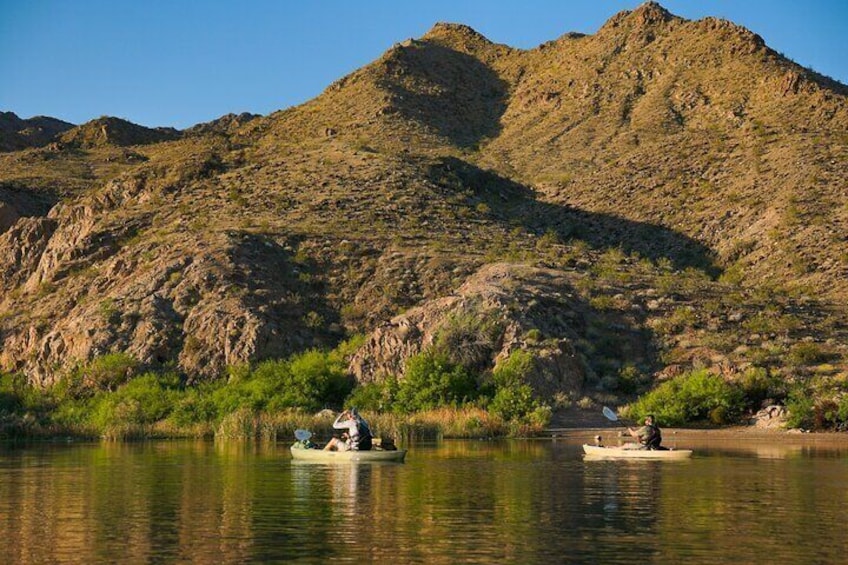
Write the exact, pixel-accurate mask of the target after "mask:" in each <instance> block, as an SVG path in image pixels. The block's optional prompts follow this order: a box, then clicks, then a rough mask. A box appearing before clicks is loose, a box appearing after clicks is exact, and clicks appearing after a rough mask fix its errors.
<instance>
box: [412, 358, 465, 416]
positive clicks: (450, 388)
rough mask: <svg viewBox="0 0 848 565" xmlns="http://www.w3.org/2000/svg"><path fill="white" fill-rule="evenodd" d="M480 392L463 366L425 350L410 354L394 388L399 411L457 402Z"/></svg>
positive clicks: (455, 404)
mask: <svg viewBox="0 0 848 565" xmlns="http://www.w3.org/2000/svg"><path fill="white" fill-rule="evenodd" d="M478 396H479V394H478V390H477V379H476V378H475V377H474V375H473V374H472V373H471V372H469V371H468V370H467V369H466V368H465V367H463V366H462V365H459V364H455V363H452V362H451V361H450V360H449V359H448V358H447V357H446V356H444V355H440V354H437V353H432V352H424V353H420V354H418V355H415V356H413V357H410V358H409V360H408V361H407V364H406V372H405V376H404V379H403V380H402V381H401V382H400V384H399V386H398V391H397V409H398V410H400V411H402V412H416V411H420V410H430V409H433V408H437V407H440V406H458V405H461V404H464V403H467V402H469V401H471V400H474V399H475V398H477V397H478Z"/></svg>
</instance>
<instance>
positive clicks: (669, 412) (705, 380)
mask: <svg viewBox="0 0 848 565" xmlns="http://www.w3.org/2000/svg"><path fill="white" fill-rule="evenodd" d="M743 407H744V397H743V395H742V393H741V391H740V390H739V389H738V388H737V387H734V386H732V385H730V384H729V383H727V382H725V380H724V379H722V378H721V377H720V376H718V375H715V374H713V373H710V372H709V371H707V370H705V369H699V370H696V371H693V372H691V373H686V374H683V375H680V376H678V377H675V378H674V379H672V380H670V381H666V382H664V383H662V384H661V385H659V386H658V387H657V388H655V389H654V390H652V391H651V392H649V393H647V394H645V395H644V396H642V397H640V398H639V399H638V400H637V401H636V402H635V403H633V404H631V405H630V406H629V407H628V410H627V413H628V415H629V416H631V417H633V418H635V419H637V420H641V419H642V418H644V417H645V416H646V415H648V414H654V415H655V416H656V417H657V420H658V421H659V422H660V423H662V424H663V425H667V426H679V425H683V424H688V423H698V422H709V423H712V424H726V423H729V422H732V421H733V420H734V419H735V418H737V417H738V416H739V414H740V413H741V412H742V410H743Z"/></svg>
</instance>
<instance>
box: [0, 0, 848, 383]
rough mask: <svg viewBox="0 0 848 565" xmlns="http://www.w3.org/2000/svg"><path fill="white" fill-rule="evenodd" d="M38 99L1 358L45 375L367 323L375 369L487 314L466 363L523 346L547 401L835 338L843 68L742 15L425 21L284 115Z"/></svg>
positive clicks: (842, 290)
mask: <svg viewBox="0 0 848 565" xmlns="http://www.w3.org/2000/svg"><path fill="white" fill-rule="evenodd" d="M33 120H36V119H35V118H34V119H32V120H20V119H19V118H17V116H14V115H12V114H8V113H7V114H2V115H0V151H4V152H3V153H2V154H0V267H2V269H0V284H2V292H1V293H0V351H1V352H0V365H2V368H3V369H4V370H18V371H22V372H24V373H26V374H27V375H28V376H29V377H30V378H31V379H32V380H33V381H37V382H40V383H43V384H50V383H51V382H53V381H54V380H55V379H56V378H57V376H58V375H60V374H61V372H62V371H63V370H65V369H66V368H67V367H69V366H72V365H74V364H76V363H78V362H84V361H86V360H90V359H91V358H93V357H96V356H98V355H102V354H104V353H106V352H111V351H126V352H128V353H130V354H131V355H133V356H134V357H136V358H137V359H138V360H139V361H141V362H142V364H143V365H145V366H149V367H162V366H170V365H171V364H176V366H177V367H179V369H180V370H182V371H184V372H185V373H186V374H187V376H188V377H189V379H190V380H198V379H206V378H216V377H218V376H220V375H221V374H222V372H223V370H224V368H225V367H226V366H227V365H230V364H237V363H244V362H255V361H259V360H262V359H267V358H274V357H281V356H285V355H288V354H290V353H293V352H297V351H303V350H305V349H308V348H311V347H324V346H332V345H334V344H336V343H338V341H339V340H340V339H342V338H344V337H346V336H349V335H350V334H352V333H364V334H366V335H367V336H368V337H367V343H366V345H365V346H364V347H363V349H362V350H361V351H359V352H358V353H357V354H356V356H355V357H354V359H353V361H352V363H351V366H350V367H351V371H352V373H353V374H354V375H355V376H356V377H357V378H358V379H359V380H361V381H363V382H367V381H372V380H377V379H380V378H383V376H385V375H387V374H398V375H402V374H403V371H404V367H405V362H406V360H407V359H408V358H409V357H410V356H411V355H414V354H416V353H419V352H421V351H422V350H424V349H426V348H427V347H429V346H431V345H433V344H434V343H436V342H438V341H439V339H440V337H439V336H440V335H444V334H445V332H446V331H448V330H451V328H452V327H453V326H452V325H455V324H456V323H457V322H456V321H457V320H460V319H464V320H469V319H471V320H473V319H475V318H482V319H485V320H489V319H492V320H495V321H496V322H497V323H496V324H494V325H495V326H496V327H497V328H498V331H497V332H496V333H493V334H492V335H491V336H489V337H488V338H487V339H486V340H482V341H477V342H474V341H473V340H471V341H468V340H466V341H461V342H460V343H462V344H465V346H466V347H468V348H469V351H472V352H473V359H472V361H473V363H474V364H475V368H476V369H477V370H479V371H481V372H483V373H485V372H486V371H488V370H490V369H491V368H492V367H493V366H494V365H495V364H496V363H497V362H498V361H499V360H501V359H503V358H505V357H506V356H508V355H509V354H510V352H512V351H514V350H516V349H526V350H529V351H532V352H533V353H534V356H535V358H536V363H537V371H536V376H535V377H534V382H533V386H534V388H535V389H536V391H537V392H538V393H539V394H543V395H551V394H556V393H566V394H567V395H569V396H575V395H578V394H579V392H580V390H581V388H585V387H587V386H590V387H594V388H595V389H599V390H602V391H613V390H617V389H615V387H616V386H619V384H620V383H619V384H616V379H617V378H618V376H619V375H625V376H626V377H627V378H629V379H631V380H632V379H635V378H636V377H633V375H635V374H637V373H638V374H643V375H644V374H647V375H650V374H652V373H654V372H658V371H660V370H662V369H664V367H665V366H666V365H667V366H668V367H669V368H668V369H667V371H676V370H680V368H681V367H685V366H687V364H696V363H697V364H702V365H707V366H717V367H718V366H720V367H722V368H724V369H727V370H728V371H732V370H735V369H737V368H739V367H742V368H744V367H745V366H746V364H750V363H751V360H752V359H760V358H762V357H763V355H760V357H756V356H755V353H757V350H765V349H764V346H762V343H763V342H764V340H767V341H769V343H768V344H767V345H768V346H769V347H768V348H766V349H767V350H768V351H772V350H774V349H776V348H778V347H779V348H783V350H784V351H789V350H791V348H792V346H793V344H794V343H795V342H797V341H799V340H802V339H805V338H808V337H809V338H811V339H814V340H818V341H821V342H825V340H826V339H827V338H832V339H835V340H836V343H837V344H838V343H844V342H845V340H844V339H842V338H841V336H843V335H844V328H845V324H844V320H845V317H846V311H845V306H844V305H845V303H846V302H845V298H846V297H848V266H846V259H845V251H844V250H845V242H846V237H847V236H846V234H848V208H846V207H845V206H844V202H845V200H846V194H845V188H844V179H845V178H846V176H848V154H846V151H845V147H846V143H845V141H846V138H845V132H846V131H848V106H846V88H845V86H844V85H841V84H839V83H837V82H835V81H833V80H830V79H827V78H826V77H822V76H820V75H817V74H816V73H814V72H812V71H809V70H806V69H803V68H801V67H799V66H797V65H795V64H794V63H792V62H790V61H787V60H786V59H784V58H783V57H781V56H779V55H778V54H777V53H775V52H773V51H771V50H770V49H768V47H767V46H765V44H764V43H763V41H762V39H761V38H759V37H758V36H757V35H755V34H754V33H752V32H750V31H748V30H745V29H744V28H740V27H739V26H736V25H734V24H732V23H730V22H725V21H721V20H717V19H714V18H707V19H704V20H701V21H697V22H691V21H687V20H684V19H681V18H678V17H675V16H673V15H671V14H669V13H668V12H667V11H666V10H664V9H663V8H662V7H661V6H659V5H657V4H655V3H648V4H645V5H643V6H641V7H640V8H638V9H637V10H634V11H632V12H622V13H620V14H617V15H615V16H613V17H612V18H611V19H610V20H609V21H608V22H607V23H606V24H605V25H604V26H603V27H602V28H601V29H600V30H599V31H598V32H597V33H596V34H594V35H581V34H573V33H566V34H565V35H563V36H562V37H560V38H559V39H557V40H555V41H551V42H548V43H545V44H544V45H541V46H539V47H538V48H536V49H532V50H527V51H524V50H519V49H513V48H510V47H507V46H503V45H497V44H494V43H492V42H490V41H489V40H487V39H486V38H485V37H483V36H481V35H480V34H479V33H477V32H475V31H474V30H471V29H470V28H468V27H466V26H462V25H456V24H438V25H436V26H435V27H434V28H433V29H432V30H431V31H430V32H428V33H427V34H426V35H425V36H423V37H422V38H420V39H416V40H409V41H406V42H403V43H401V44H398V45H396V46H395V47H393V48H392V49H390V50H389V51H388V52H387V53H385V54H384V55H383V56H381V57H380V58H378V59H377V60H376V61H375V62H374V63H372V64H370V65H367V66H365V67H363V68H362V69H359V70H357V71H355V72H354V73H351V74H350V75H349V76H347V77H344V78H342V79H340V80H339V81H337V82H336V83H334V84H333V85H330V86H329V87H328V88H327V90H326V91H325V92H324V93H323V94H322V95H321V96H319V97H317V98H316V99H314V100H312V101H309V102H307V103H306V104H304V105H302V106H299V107H296V108H290V109H287V110H285V111H280V112H276V113H274V114H272V115H270V116H265V117H262V116H258V117H257V116H254V115H250V114H241V115H227V116H223V117H221V118H220V119H218V120H214V121H212V122H210V123H208V124H199V125H198V126H196V127H194V128H189V130H186V131H185V132H176V131H174V130H170V129H166V128H156V129H151V128H145V127H142V126H138V125H136V124H131V123H129V122H126V121H124V120H120V119H117V118H100V119H98V120H93V121H92V122H89V123H87V124H83V125H82V126H79V127H73V128H72V126H71V124H64V123H57V122H58V121H51V120H50V119H47V118H43V119H42V118H39V119H37V123H36V122H35V121H33ZM27 127H30V128H32V127H36V129H37V128H41V129H40V130H39V132H40V133H38V135H35V134H32V135H30V134H27V135H29V137H27V136H26V135H24V134H22V133H21V132H22V131H23V130H24V129H26V128H27ZM33 131H35V130H33ZM9 132H11V133H9ZM51 132H52V133H51ZM21 136H23V137H21ZM728 281H732V282H728ZM784 287H786V288H784ZM763 297H765V298H763ZM758 315H761V316H760V318H762V317H763V316H764V317H769V316H771V317H772V318H774V319H775V320H777V322H779V324H778V323H777V322H775V324H777V326H779V327H777V329H775V328H774V327H770V328H768V329H769V331H768V332H766V331H765V330H762V331H760V329H757V331H754V330H750V331H749V328H760V327H762V326H765V325H766V324H764V323H763V320H761V319H760V318H758V317H757V316H758ZM788 318H792V319H791V320H789V319H788ZM769 319H771V318H769ZM755 322H756V323H755ZM493 323H494V322H493ZM775 324H772V326H774V325H775ZM781 324H782V325H781ZM472 327H473V325H472ZM840 328H842V329H840ZM451 331H453V330H451ZM734 332H735V333H734ZM840 332H841V333H840ZM834 336H835V337H834ZM469 339H470V338H469ZM828 347H832V348H833V350H834V351H835V354H834V355H835V357H832V358H830V360H829V361H828V363H830V364H831V365H832V366H833V367H834V371H837V372H838V371H839V370H841V368H843V367H844V363H843V357H840V355H842V353H841V351H842V349H844V348H842V349H840V346H838V345H833V346H830V345H828ZM745 348H748V349H747V351H748V353H746V349H745ZM751 351H754V353H751ZM769 362H772V361H769ZM775 363H776V362H775ZM793 370H794V369H793ZM666 374H668V373H666ZM625 384H626V385H627V386H631V385H632V386H637V385H638V386H642V385H645V383H641V384H640V383H636V384H635V385H634V383H632V382H628V383H625ZM622 386H623V385H622Z"/></svg>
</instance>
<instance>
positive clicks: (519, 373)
mask: <svg viewBox="0 0 848 565" xmlns="http://www.w3.org/2000/svg"><path fill="white" fill-rule="evenodd" d="M534 370H535V363H534V361H533V355H532V354H530V353H528V352H527V351H522V350H517V351H513V352H512V353H511V354H510V356H509V357H507V358H506V360H504V361H503V362H501V363H499V364H498V365H497V366H496V367H495V370H494V371H493V372H492V381H493V382H494V385H495V395H494V397H493V398H492V402H491V403H490V404H489V410H491V411H492V412H493V413H495V414H497V415H498V416H500V417H501V418H503V419H504V420H506V421H508V422H519V423H523V424H532V423H539V421H540V419H541V420H545V419H546V418H547V419H550V408H548V407H546V406H545V405H543V404H542V403H541V402H540V401H539V400H538V399H537V398H536V397H535V395H534V394H533V389H532V388H531V387H530V385H529V384H527V380H528V378H529V377H530V375H531V374H532V372H533V371H534ZM546 409H547V414H548V415H547V417H545V416H544V413H545V411H546Z"/></svg>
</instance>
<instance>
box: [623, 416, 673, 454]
mask: <svg viewBox="0 0 848 565" xmlns="http://www.w3.org/2000/svg"><path fill="white" fill-rule="evenodd" d="M627 431H628V432H630V435H631V436H633V437H635V438H636V440H637V441H638V442H639V445H641V446H642V449H651V450H660V451H662V450H665V449H666V448H665V447H662V446H661V445H660V444H661V443H662V432H660V428H659V426H657V425H656V424H655V423H654V415H653V414H648V415H647V416H645V425H644V426H642V427H641V428H639V429H637V430H634V429H633V428H627Z"/></svg>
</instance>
